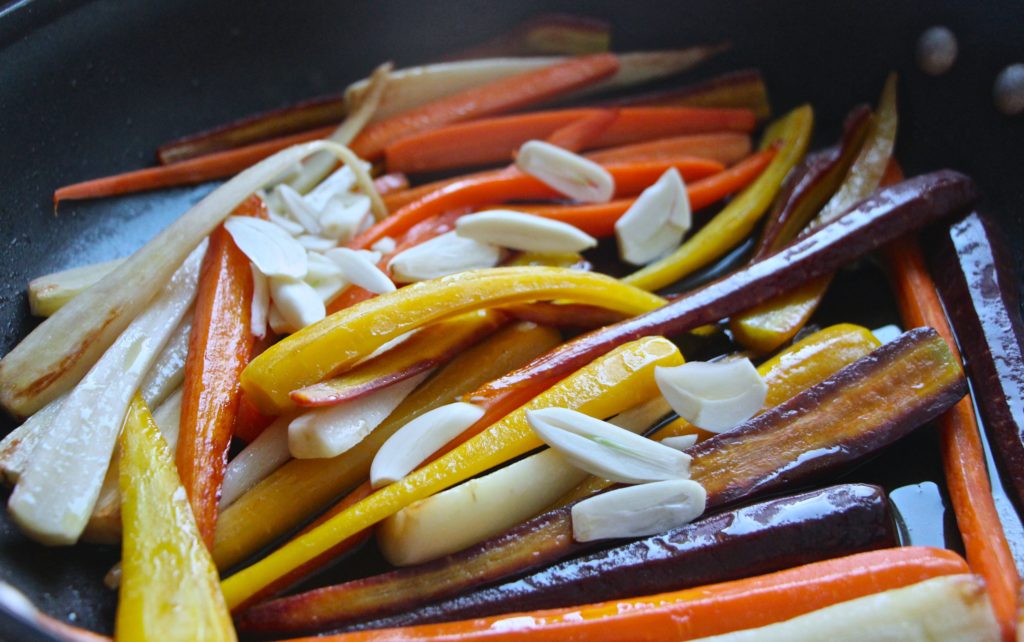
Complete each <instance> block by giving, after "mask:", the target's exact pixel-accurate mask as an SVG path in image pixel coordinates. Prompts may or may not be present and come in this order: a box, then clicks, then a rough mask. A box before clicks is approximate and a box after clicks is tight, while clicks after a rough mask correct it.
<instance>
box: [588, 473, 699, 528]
mask: <svg viewBox="0 0 1024 642" xmlns="http://www.w3.org/2000/svg"><path fill="white" fill-rule="evenodd" d="M706 503H707V492H705V490H704V487H703V486H701V485H700V484H698V483H697V482H695V481H691V480H689V479H670V480H666V481H660V482H653V483H650V484H640V485H639V486H630V487H628V488H618V489H615V490H611V491H608V492H607V493H602V494H600V495H597V496H596V497H590V498H588V499H584V500H583V501H581V502H579V503H578V504H576V505H575V506H573V507H572V536H573V539H575V540H576V541H577V542H592V541H594V540H599V539H611V538H620V537H644V536H647V535H656V534H657V533H664V532H665V531H669V530H672V529H673V528H679V527H680V526H683V525H685V524H688V523H690V522H692V521H693V520H695V519H696V518H698V517H700V515H701V513H703V512H704V507H705V505H706Z"/></svg>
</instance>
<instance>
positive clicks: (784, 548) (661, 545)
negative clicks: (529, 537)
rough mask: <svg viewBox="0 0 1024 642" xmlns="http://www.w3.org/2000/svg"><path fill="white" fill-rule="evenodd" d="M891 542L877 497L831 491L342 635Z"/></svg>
mask: <svg viewBox="0 0 1024 642" xmlns="http://www.w3.org/2000/svg"><path fill="white" fill-rule="evenodd" d="M898 543H899V542H898V537H897V534H896V529H895V526H894V523H893V520H892V514H891V511H890V507H889V501H888V499H887V498H886V496H885V492H884V491H883V490H882V489H880V488H878V487H877V486H869V485H866V484H845V485H841V486H832V487H830V488H825V489H822V490H816V491H812V492H809V493H803V494H801V495H795V496H792V497H785V498H782V499H774V500H771V501H766V502H761V503H758V504H753V505H751V506H746V507H744V508H738V509H735V510H730V511H726V512H723V513H719V514H717V515H712V516H710V517H705V518H703V519H701V520H699V521H697V522H694V523H692V524H688V525H686V526H683V527H681V528H677V529H675V530H673V531H670V532H668V533H665V534H662V535H655V536H653V537H647V538H644V539H641V540H638V541H636V542H631V543H629V544H625V545H623V546H619V547H616V548H612V549H609V550H605V551H601V552H597V553H592V554H590V555H587V556H585V557H582V558H579V559H576V560H571V561H568V562H563V563H561V564H557V565H555V566H551V567H549V568H546V569H544V570H542V571H538V572H536V573H533V574H531V575H528V576H526V577H524V578H521V579H519V580H515V581H512V582H508V583H505V584H501V585H499V586H495V587H491V588H487V589H483V590H480V591H476V592H474V593H470V594H467V595H462V596H459V597H456V598H453V599H451V600H448V601H446V602H441V603H438V604H432V605H429V606H426V607H424V608H422V609H418V610H416V611H412V612H410V613H403V614H400V615H395V616H392V617H389V618H385V619H383V620H377V621H373V622H367V623H365V624H358V625H354V626H352V627H347V629H376V628H387V627H394V626H409V625H413V624H426V623H428V622H445V621H451V620H463V619H468V618H474V617H485V616H489V615H497V614H500V613H513V612H516V613H518V612H526V611H532V610H539V609H548V608H559V607H564V606H576V605H579V604H590V603H593V602H601V601H605V600H614V599H620V598H627V597H633V596H636V595H645V594H654V593H661V592H664V591H674V590H679V589H684V588H687V587H691V586H700V585H702V584H711V583H714V582H725V581H728V580H734V579H740V578H743V577H750V576H753V575H761V574H763V573H770V572H772V571H777V570H780V569H784V568H790V567H793V566H799V565H801V564H809V563H811V562H817V561H819V560H824V559H829V558H832V557H839V556H842V555H851V554H853V553H860V552H863V551H869V550H874V549H878V548H886V547H890V546H896V545H898Z"/></svg>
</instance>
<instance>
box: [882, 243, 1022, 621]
mask: <svg viewBox="0 0 1024 642" xmlns="http://www.w3.org/2000/svg"><path fill="white" fill-rule="evenodd" d="M883 255H884V257H885V260H886V263H887V264H888V266H889V270H890V273H891V279H892V282H893V288H894V290H895V292H896V298H897V301H898V303H899V308H900V316H901V317H902V318H903V323H904V325H906V326H907V327H917V326H931V327H932V328H935V330H936V331H937V332H938V333H939V334H940V335H942V337H943V338H944V339H945V340H946V343H948V344H949V348H950V350H952V351H953V353H954V354H956V355H957V357H958V358H959V356H960V355H959V352H958V351H957V344H956V341H955V339H954V336H953V332H952V330H951V328H950V325H949V321H948V320H947V319H946V313H945V311H944V310H943V307H942V303H941V301H940V300H939V295H938V292H937V291H936V289H935V283H934V282H933V281H932V278H931V275H930V274H929V272H928V268H927V266H926V264H925V259H924V256H923V254H922V252H921V246H920V245H919V244H918V242H917V240H916V239H913V238H903V239H900V240H898V241H895V242H894V243H892V244H891V245H888V246H886V247H885V248H884V250H883ZM939 428H940V431H941V432H940V450H941V453H942V465H943V469H944V470H945V474H946V485H947V487H948V488H949V496H950V500H951V501H952V503H953V511H954V513H955V514H956V521H957V525H958V526H959V529H960V533H961V536H962V538H963V542H964V549H965V550H966V552H967V561H968V563H969V564H970V566H971V569H972V570H974V571H975V572H976V573H978V574H979V575H981V576H982V577H984V578H985V583H986V584H987V585H988V592H989V595H990V596H991V598H992V609H993V611H995V614H996V618H997V619H998V620H999V624H1000V626H1001V627H1002V631H1003V639H1004V640H1007V641H1009V640H1012V639H1014V630H1015V628H1016V611H1017V593H1018V590H1019V589H1020V579H1019V578H1018V576H1017V571H1016V567H1015V565H1014V561H1013V556H1012V554H1011V553H1010V547H1009V544H1008V543H1007V541H1006V535H1005V534H1004V532H1003V527H1002V524H1001V523H1000V521H999V514H998V513H997V512H996V507H995V503H994V502H993V500H992V492H991V490H990V486H989V479H988V472H987V469H986V465H985V453H984V450H983V448H982V445H981V438H980V437H979V429H978V422H977V419H976V417H975V414H974V407H973V406H972V404H971V399H970V397H965V398H964V399H961V400H960V402H958V403H957V404H956V405H955V406H953V407H952V408H951V409H950V410H948V411H947V412H946V413H945V414H944V415H942V416H941V417H940V418H939Z"/></svg>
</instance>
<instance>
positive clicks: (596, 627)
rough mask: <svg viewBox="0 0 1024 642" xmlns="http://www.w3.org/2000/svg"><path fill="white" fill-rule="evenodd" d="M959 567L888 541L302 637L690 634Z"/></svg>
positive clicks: (332, 640)
mask: <svg viewBox="0 0 1024 642" xmlns="http://www.w3.org/2000/svg"><path fill="white" fill-rule="evenodd" d="M965 572H967V565H966V564H965V563H964V561H963V559H961V558H960V556H958V555H957V554H956V553H953V552H951V551H946V550H941V549H935V548H923V547H906V548H889V549H883V550H878V551H871V552H868V553H859V554H856V555H849V556H847V557H841V558H838V559H831V560H826V561H824V562H815V563H813V564H806V565H804V566H798V567H796V568H791V569H787V570H785V571H778V572H776V573H769V574H767V575H759V576H757V577H751V578H745V579H741V580H733V581H730V582H722V583H720V584H711V585H708V586H701V587H697V588H691V589H684V590H681V591H674V592H671V593H662V594H660V595H650V596H645V597H638V598H633V599H628V600H614V601H610V602H602V603H599V604H590V605H586V606H574V607H569V608H561V609H550V610H546V611H535V612H531V613H518V614H505V615H498V616H493V617H487V618H478V619H474V620H464V621H461V622H445V623H441V624H425V625H419V626H410V627H404V628H397V629H379V630H376V631H372V630H371V631H360V632H355V633H344V634H341V635H334V636H326V637H317V638H303V640H305V641H307V642H313V641H314V640H315V641H318V642H378V641H383V640H432V641H434V642H455V641H459V642H462V641H465V640H489V641H492V642H498V641H502V642H504V641H509V642H511V641H512V640H521V639H524V638H526V637H529V639H530V640H541V641H543V640H551V641H552V642H562V641H564V640H587V641H588V642H605V641H607V642H611V641H613V640H632V641H634V642H646V641H650V642H656V641H659V640H692V639H694V638H702V637H705V636H712V635H718V634H721V633H728V632H731V631H738V630H743V629H751V628H756V627H760V626H765V625H768V624H772V623H775V622H781V621H784V620H788V619H790V618H793V617H796V616H798V615H803V614H804V613H809V612H811V611H815V610H818V609H821V608H824V607H826V606H830V605H832V604H838V603H840V602H845V601H848V600H853V599H856V598H858V597H863V596H865V595H871V594H874V593H879V592H882V591H887V590H890V589H895V588H901V587H904V586H909V585H911V584H916V583H918V582H922V581H924V580H927V579H931V578H933V577H940V576H944V575H958V574H961V573H965Z"/></svg>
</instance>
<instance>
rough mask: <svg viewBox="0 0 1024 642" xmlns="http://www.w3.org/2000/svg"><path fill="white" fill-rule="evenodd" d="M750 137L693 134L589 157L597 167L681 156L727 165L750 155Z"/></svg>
mask: <svg viewBox="0 0 1024 642" xmlns="http://www.w3.org/2000/svg"><path fill="white" fill-rule="evenodd" d="M750 150H751V145H750V136H749V135H747V134H740V133H736V132H722V133H713V134H692V135H687V136H673V137H671V138H661V139H658V140H654V141H651V142H649V143H636V144H633V145H622V146H620V147H612V148H609V149H604V150H601V151H597V152H591V153H589V154H587V158H589V159H590V160H592V161H594V162H595V163H631V162H638V161H656V160H665V159H668V158H678V157H679V156H695V157H697V158H707V159H710V160H716V161H718V162H720V163H724V164H726V165H732V164H733V163H735V162H737V161H739V160H741V159H743V158H746V157H747V156H748V155H749V154H750Z"/></svg>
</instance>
